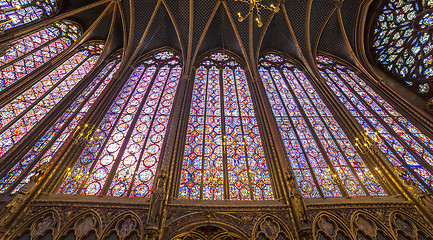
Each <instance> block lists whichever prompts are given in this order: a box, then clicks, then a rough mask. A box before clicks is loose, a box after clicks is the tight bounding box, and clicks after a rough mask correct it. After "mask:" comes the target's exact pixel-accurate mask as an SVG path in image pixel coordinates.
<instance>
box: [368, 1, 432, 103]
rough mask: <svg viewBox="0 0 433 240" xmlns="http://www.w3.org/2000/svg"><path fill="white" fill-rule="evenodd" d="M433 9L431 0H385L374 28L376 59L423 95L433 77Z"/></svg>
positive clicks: (429, 87) (428, 91)
mask: <svg viewBox="0 0 433 240" xmlns="http://www.w3.org/2000/svg"><path fill="white" fill-rule="evenodd" d="M432 10H433V2H432V1H431V0H419V1H418V0H389V1H384V4H383V5H382V6H381V7H380V10H379V12H378V14H377V19H376V23H375V25H374V26H373V29H372V31H373V36H374V37H373V40H372V47H373V51H374V53H375V58H376V60H377V61H378V62H379V63H380V64H381V65H382V66H383V67H384V68H385V69H387V70H388V71H389V72H391V73H392V74H394V76H397V77H398V78H400V79H403V80H404V81H403V82H404V83H405V84H407V86H409V87H411V88H412V89H413V90H415V91H416V92H418V93H421V94H424V95H425V94H428V93H431V86H430V85H431V84H432V83H431V80H432V79H433V54H432V53H433V52H432V51H433V38H432V37H433V34H432V30H433V12H432ZM429 95H431V94H429Z"/></svg>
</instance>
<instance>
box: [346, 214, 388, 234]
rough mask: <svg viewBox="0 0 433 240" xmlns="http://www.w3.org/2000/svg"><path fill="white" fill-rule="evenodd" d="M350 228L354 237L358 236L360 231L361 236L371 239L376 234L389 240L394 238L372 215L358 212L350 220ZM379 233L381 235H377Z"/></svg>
mask: <svg viewBox="0 0 433 240" xmlns="http://www.w3.org/2000/svg"><path fill="white" fill-rule="evenodd" d="M350 228H351V230H352V233H353V235H354V236H356V237H357V236H358V231H362V234H363V235H367V236H369V237H371V238H375V237H377V236H378V234H382V236H387V237H389V238H390V239H392V238H393V237H394V234H393V233H392V232H391V231H390V230H389V228H388V227H387V226H385V224H383V223H382V222H381V221H380V220H379V219H378V218H377V217H376V216H374V215H373V214H372V213H370V212H367V211H364V210H359V211H357V212H355V213H354V214H353V215H352V217H351V220H350ZM379 231H380V232H381V233H379Z"/></svg>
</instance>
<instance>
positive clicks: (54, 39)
mask: <svg viewBox="0 0 433 240" xmlns="http://www.w3.org/2000/svg"><path fill="white" fill-rule="evenodd" d="M42 30H43V29H42ZM42 30H41V31H42ZM59 31H61V30H59ZM26 37H28V36H26ZM61 38H62V36H61V35H57V36H56V37H55V38H53V39H51V40H49V41H48V42H46V43H44V44H42V45H40V46H39V47H36V48H34V49H32V50H30V51H29V52H27V53H25V54H24V55H21V56H20V57H17V58H15V59H13V60H12V61H10V62H8V63H6V64H4V65H1V66H0V71H1V70H3V69H5V68H7V67H9V66H11V65H14V64H15V63H16V62H18V61H21V60H23V59H24V58H26V57H28V56H31V55H32V54H34V53H35V52H37V51H39V50H41V49H42V48H44V47H47V46H49V45H50V44H51V43H53V42H55V41H57V40H59V39H61ZM71 41H72V40H71ZM68 47H69V46H68ZM42 65H45V64H42ZM42 65H40V66H42ZM37 68H39V67H36V68H35V69H34V70H36V69H37ZM34 70H33V71H34ZM33 71H32V72H33ZM30 73H31V72H29V73H27V74H26V75H25V76H24V77H26V76H27V75H28V74H30Z"/></svg>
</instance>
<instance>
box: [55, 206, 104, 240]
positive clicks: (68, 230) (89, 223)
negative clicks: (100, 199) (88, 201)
mask: <svg viewBox="0 0 433 240" xmlns="http://www.w3.org/2000/svg"><path fill="white" fill-rule="evenodd" d="M102 222H103V221H102V218H101V215H100V213H98V212H97V211H94V210H87V211H84V212H81V213H79V214H77V215H75V216H74V217H72V218H71V219H70V220H69V221H68V222H67V223H66V224H64V225H63V227H62V230H61V231H60V232H59V234H58V235H57V237H56V238H55V239H59V240H60V239H77V240H81V239H86V237H88V236H90V235H92V234H93V235H94V236H95V238H97V236H100V234H101V231H102V227H103V226H102Z"/></svg>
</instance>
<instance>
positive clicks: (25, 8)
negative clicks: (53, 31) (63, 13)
mask: <svg viewBox="0 0 433 240" xmlns="http://www.w3.org/2000/svg"><path fill="white" fill-rule="evenodd" d="M0 8H1V9H2V10H3V13H0V21H1V22H3V23H4V24H2V26H1V27H2V29H3V30H8V29H11V28H14V27H17V26H20V25H23V24H26V23H30V22H33V21H36V20H39V19H43V18H47V17H49V16H52V15H53V14H54V13H55V12H56V11H57V1H56V0H2V1H0Z"/></svg>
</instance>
